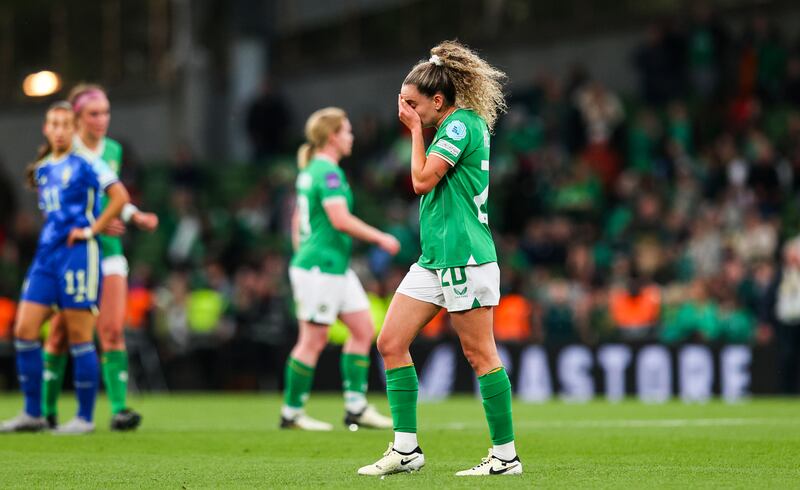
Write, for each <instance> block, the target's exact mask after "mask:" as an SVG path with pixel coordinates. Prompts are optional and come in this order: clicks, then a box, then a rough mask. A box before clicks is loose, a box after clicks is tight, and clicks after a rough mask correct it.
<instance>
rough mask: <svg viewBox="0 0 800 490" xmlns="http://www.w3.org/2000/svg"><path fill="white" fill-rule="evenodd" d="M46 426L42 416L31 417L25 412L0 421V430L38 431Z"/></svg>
mask: <svg viewBox="0 0 800 490" xmlns="http://www.w3.org/2000/svg"><path fill="white" fill-rule="evenodd" d="M46 428H47V421H45V419H44V417H33V416H31V415H28V414H27V413H26V412H20V414H19V415H17V416H16V417H14V418H13V419H9V420H6V421H4V422H2V423H0V432H40V431H43V430H44V429H46Z"/></svg>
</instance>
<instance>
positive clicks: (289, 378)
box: [283, 357, 314, 409]
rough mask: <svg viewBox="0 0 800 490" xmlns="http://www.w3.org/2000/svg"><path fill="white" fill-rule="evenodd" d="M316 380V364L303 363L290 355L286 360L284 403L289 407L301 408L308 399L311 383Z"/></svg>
mask: <svg viewBox="0 0 800 490" xmlns="http://www.w3.org/2000/svg"><path fill="white" fill-rule="evenodd" d="M313 382H314V366H309V365H307V364H303V363H302V362H300V361H298V360H297V359H295V358H293V357H290V358H289V360H288V361H286V371H285V373H284V384H285V385H286V386H284V392H283V403H284V405H286V406H287V407H291V408H296V409H301V408H303V407H304V406H305V404H306V400H308V394H309V393H310V392H311V384H312V383H313Z"/></svg>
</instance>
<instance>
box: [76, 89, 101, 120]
mask: <svg viewBox="0 0 800 490" xmlns="http://www.w3.org/2000/svg"><path fill="white" fill-rule="evenodd" d="M98 99H100V100H102V99H108V97H107V96H106V93H105V92H103V91H102V90H100V89H99V88H91V89H89V90H87V91H86V92H83V93H82V94H80V95H78V96H77V97H75V102H73V103H72V110H73V111H75V114H80V112H81V109H83V107H84V106H85V105H86V103H87V102H89V101H90V100H98Z"/></svg>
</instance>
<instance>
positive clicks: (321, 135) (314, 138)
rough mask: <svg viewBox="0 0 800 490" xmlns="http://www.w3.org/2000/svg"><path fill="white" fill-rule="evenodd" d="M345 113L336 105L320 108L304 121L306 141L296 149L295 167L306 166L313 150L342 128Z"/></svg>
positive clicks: (323, 144) (317, 148)
mask: <svg viewBox="0 0 800 490" xmlns="http://www.w3.org/2000/svg"><path fill="white" fill-rule="evenodd" d="M345 119H347V113H346V112H344V110H342V109H340V108H338V107H326V108H324V109H320V110H318V111H316V112H314V113H313V114H311V116H309V118H308V121H306V130H305V133H306V142H305V143H303V144H302V145H300V148H299V149H298V150H297V167H298V168H299V169H301V170H302V169H304V168H306V165H308V162H309V160H311V157H312V156H314V152H315V151H317V150H319V149H320V148H322V147H323V146H325V143H327V142H328V137H329V136H330V135H331V134H333V133H336V132H337V131H339V130H340V129H341V128H342V123H344V120H345Z"/></svg>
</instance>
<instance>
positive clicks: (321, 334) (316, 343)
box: [298, 328, 328, 353]
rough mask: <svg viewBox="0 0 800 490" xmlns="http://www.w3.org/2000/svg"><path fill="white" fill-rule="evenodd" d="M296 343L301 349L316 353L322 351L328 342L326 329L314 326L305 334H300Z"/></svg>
mask: <svg viewBox="0 0 800 490" xmlns="http://www.w3.org/2000/svg"><path fill="white" fill-rule="evenodd" d="M298 343H299V344H300V348H301V349H303V350H306V351H311V352H316V353H319V352H322V350H323V349H324V348H325V346H326V345H327V343H328V334H327V329H324V328H315V329H314V330H312V331H310V332H308V334H307V335H302V336H301V337H300V340H299V342H298Z"/></svg>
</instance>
